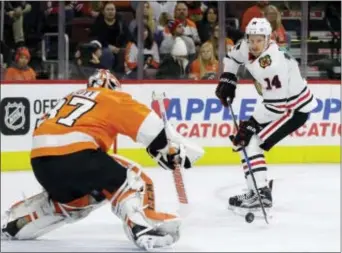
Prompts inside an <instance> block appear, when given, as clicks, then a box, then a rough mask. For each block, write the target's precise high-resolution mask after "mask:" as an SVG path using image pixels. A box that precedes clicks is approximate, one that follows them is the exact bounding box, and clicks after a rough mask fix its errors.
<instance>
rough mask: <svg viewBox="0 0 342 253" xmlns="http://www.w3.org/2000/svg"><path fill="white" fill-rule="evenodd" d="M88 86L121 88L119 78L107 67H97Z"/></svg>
mask: <svg viewBox="0 0 342 253" xmlns="http://www.w3.org/2000/svg"><path fill="white" fill-rule="evenodd" d="M87 86H88V87H89V88H90V87H94V88H108V89H110V90H120V89H121V84H120V82H119V80H118V79H117V78H116V77H115V76H114V75H113V74H112V73H110V71H109V70H107V69H97V70H96V71H95V73H94V74H92V75H91V76H90V77H89V79H88V84H87Z"/></svg>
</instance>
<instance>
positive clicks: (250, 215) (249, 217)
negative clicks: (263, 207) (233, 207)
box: [245, 213, 254, 223]
mask: <svg viewBox="0 0 342 253" xmlns="http://www.w3.org/2000/svg"><path fill="white" fill-rule="evenodd" d="M245 220H246V222H248V223H252V222H253V221H254V214H253V213H247V214H246V216H245Z"/></svg>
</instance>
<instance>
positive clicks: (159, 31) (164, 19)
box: [154, 12, 173, 47]
mask: <svg viewBox="0 0 342 253" xmlns="http://www.w3.org/2000/svg"><path fill="white" fill-rule="evenodd" d="M171 20H173V18H172V16H171V14H170V13H167V12H163V13H162V14H160V16H159V20H158V21H159V22H158V25H157V28H156V31H155V33H154V40H155V41H156V42H157V44H158V47H159V46H160V45H161V43H162V41H163V40H164V39H165V38H166V37H171V36H172V35H171V33H170V30H169V29H168V23H169V21H171Z"/></svg>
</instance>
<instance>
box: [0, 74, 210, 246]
mask: <svg viewBox="0 0 342 253" xmlns="http://www.w3.org/2000/svg"><path fill="white" fill-rule="evenodd" d="M120 88H121V85H120V83H119V81H118V80H117V79H116V78H115V76H114V75H113V74H111V73H110V72H109V71H107V70H97V71H96V72H95V73H94V74H93V75H92V76H90V78H89V80H88V87H87V88H86V89H83V90H79V91H76V92H73V93H71V94H69V95H68V96H66V97H64V98H62V99H61V100H60V101H59V102H58V103H57V105H56V106H55V107H54V108H53V109H52V110H51V111H50V112H48V113H47V114H46V115H44V117H43V118H42V119H41V121H40V122H39V124H38V126H37V128H36V129H35V131H34V134H33V141H32V151H31V165H32V168H33V172H34V175H35V177H36V179H37V180H38V182H39V183H40V184H41V185H42V186H43V188H44V191H43V192H41V193H39V194H37V195H35V196H32V197H30V198H28V199H24V200H22V201H20V202H18V203H16V204H14V205H13V206H12V207H10V209H9V210H8V211H7V212H6V214H5V216H4V217H5V218H6V220H5V222H4V223H3V226H2V229H1V239H2V240H4V239H9V240H11V239H12V240H13V239H16V240H29V239H36V238H38V237H39V236H42V235H44V234H46V233H48V232H50V231H52V230H54V229H56V228H58V227H60V226H62V225H63V224H66V223H73V222H76V221H78V220H80V219H83V218H85V217H86V216H87V215H88V214H89V213H90V212H92V211H93V210H95V209H97V208H98V207H100V206H102V205H103V204H105V203H109V205H110V206H111V210H112V212H113V213H114V214H115V215H116V216H117V217H119V218H120V219H121V220H122V222H123V227H124V231H125V233H126V235H127V236H128V238H129V239H130V240H131V241H133V242H134V243H135V244H136V245H137V246H138V247H139V248H142V249H155V248H162V247H166V246H170V245H172V244H174V243H175V242H177V240H178V239H179V236H180V234H179V233H180V224H181V220H180V217H179V216H178V215H175V214H170V213H162V212H157V211H156V209H155V201H154V188H153V182H152V180H151V179H150V178H149V177H148V176H147V175H146V174H145V173H144V172H143V171H142V169H141V167H140V166H139V165H137V164H135V163H133V162H131V161H129V160H127V159H125V158H123V157H120V156H118V155H113V156H110V155H108V154H107V151H108V150H109V148H110V146H111V144H112V142H113V140H114V138H115V137H116V135H117V134H122V135H126V136H129V137H131V138H132V139H133V140H134V141H136V142H139V143H141V144H143V145H145V147H146V151H147V152H148V153H149V154H150V155H151V156H152V157H153V158H154V159H155V160H156V161H157V162H158V163H159V164H160V166H161V167H163V168H164V169H167V170H174V169H175V166H176V163H177V165H179V163H181V164H182V166H183V167H184V168H190V167H192V165H193V163H194V162H195V161H196V160H197V159H199V158H200V157H201V156H202V155H203V150H202V149H201V148H200V147H197V146H196V145H193V144H191V143H190V142H189V141H186V140H184V138H183V137H182V136H180V135H178V134H177V133H176V132H175V131H170V129H168V128H167V129H166V128H165V127H164V124H163V121H162V120H161V119H160V118H159V117H158V116H157V114H156V113H154V112H153V111H152V110H150V109H149V108H148V107H147V106H145V105H144V104H141V103H139V102H138V101H136V100H134V99H132V97H131V96H130V95H129V94H127V93H125V92H122V91H121V90H120ZM171 130H172V129H171ZM167 137H168V138H169V139H170V140H169V141H171V144H172V147H173V152H172V154H171V153H169V148H168V145H169V144H168V139H167ZM174 150H176V152H174Z"/></svg>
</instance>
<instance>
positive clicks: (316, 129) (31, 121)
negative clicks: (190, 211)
mask: <svg viewBox="0 0 342 253" xmlns="http://www.w3.org/2000/svg"><path fill="white" fill-rule="evenodd" d="M147 82H148V83H147ZM215 84H216V83H215V82H208V81H206V82H196V83H193V82H190V81H182V82H177V83H174V82H162V83H161V82H160V81H150V80H149V81H145V83H142V82H124V83H123V90H124V91H127V92H129V93H130V94H132V96H133V97H134V98H135V99H137V100H138V101H141V102H143V103H145V104H147V105H148V106H150V107H152V108H153V106H154V105H153V104H152V101H151V95H152V92H153V91H156V92H165V93H166V96H167V101H166V105H167V116H168V118H169V120H170V121H171V122H172V124H173V126H174V127H175V129H176V130H177V131H178V132H179V133H180V134H182V135H183V136H185V137H186V138H189V139H190V140H192V141H194V142H195V143H197V144H199V145H201V146H203V147H204V148H205V151H206V154H205V155H204V157H203V158H201V159H200V160H199V161H198V163H197V164H198V165H219V164H238V163H240V161H239V155H238V154H236V153H233V152H232V149H231V143H230V141H229V139H228V136H229V135H230V134H233V133H234V131H235V129H234V127H233V122H232V117H231V115H230V113H229V111H228V110H227V109H226V108H223V107H222V106H221V104H220V102H219V100H218V99H217V98H216V97H215V88H216V85H215ZM82 88H85V84H84V82H72V81H63V82H58V83H56V82H47V81H45V82H36V83H35V84H32V83H30V84H29V83H23V84H14V83H5V84H2V85H1V104H0V110H1V112H0V115H1V120H0V126H1V170H2V171H7V170H27V169H30V162H29V161H30V159H29V152H30V148H31V143H32V141H31V138H32V132H33V130H34V128H35V125H36V123H37V121H38V119H39V118H40V117H41V116H42V115H43V114H44V113H46V112H47V111H49V110H50V109H51V107H53V106H54V105H55V104H56V102H57V101H58V99H60V98H62V97H64V96H65V95H67V94H69V93H70V92H73V91H75V90H79V89H82ZM310 88H311V90H312V92H313V94H314V95H315V96H316V102H317V105H316V108H315V109H314V110H313V112H312V113H311V115H310V118H309V120H308V122H307V123H306V124H305V125H304V126H303V127H301V128H300V129H298V130H297V131H296V132H294V133H293V134H292V135H291V136H288V137H287V138H286V139H284V140H283V141H282V142H281V143H279V144H278V145H277V147H275V148H274V149H272V150H271V151H270V152H268V153H267V154H266V156H267V159H268V162H269V163H339V162H340V153H341V150H340V139H341V82H339V81H337V82H326V81H315V82H310ZM236 95H237V97H236V99H235V100H234V105H233V107H234V111H235V113H236V114H237V115H236V116H237V118H238V119H239V120H245V119H248V117H250V116H251V115H252V113H253V111H254V108H255V106H256V105H257V104H258V102H260V100H261V97H260V96H259V95H258V94H257V92H256V90H255V88H254V86H253V85H252V84H251V83H249V82H241V84H240V85H239V87H238V89H237V94H236ZM117 147H118V153H119V154H121V155H124V156H127V157H128V158H130V159H132V160H134V161H136V162H138V163H140V164H141V165H143V166H155V162H154V161H153V160H151V159H150V158H149V156H148V155H147V154H146V152H145V149H144V148H143V147H142V146H141V145H139V144H136V143H134V142H133V141H132V140H130V139H129V138H126V137H123V136H119V138H118V139H117Z"/></svg>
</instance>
